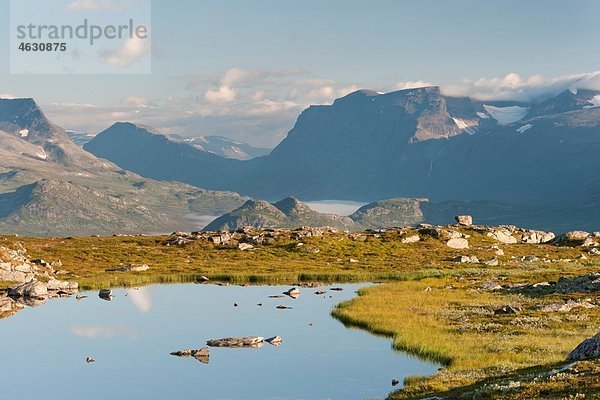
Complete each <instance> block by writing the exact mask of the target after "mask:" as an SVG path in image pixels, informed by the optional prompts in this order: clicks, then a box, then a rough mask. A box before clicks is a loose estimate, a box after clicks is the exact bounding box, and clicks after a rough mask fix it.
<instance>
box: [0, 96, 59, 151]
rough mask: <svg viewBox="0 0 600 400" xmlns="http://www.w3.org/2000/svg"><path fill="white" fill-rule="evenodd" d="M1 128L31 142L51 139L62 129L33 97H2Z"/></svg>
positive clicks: (0, 106) (0, 102) (0, 108)
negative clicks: (50, 118)
mask: <svg viewBox="0 0 600 400" xmlns="http://www.w3.org/2000/svg"><path fill="white" fill-rule="evenodd" d="M0 130H3V131H5V132H8V133H11V134H13V135H15V136H19V137H22V138H24V139H26V140H28V141H31V142H33V141H36V140H42V139H49V138H51V137H53V136H57V134H58V133H59V131H61V129H60V128H58V127H57V126H56V125H54V124H53V123H52V122H50V121H49V120H48V119H47V118H46V116H45V115H44V113H43V112H42V110H41V108H40V107H39V106H38V104H37V103H36V102H35V100H33V99H31V98H23V99H0ZM62 133H63V134H64V132H62Z"/></svg>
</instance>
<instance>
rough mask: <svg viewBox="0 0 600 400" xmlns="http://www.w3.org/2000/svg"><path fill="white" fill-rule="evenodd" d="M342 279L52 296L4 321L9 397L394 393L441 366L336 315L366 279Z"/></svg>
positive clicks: (1, 368) (0, 337)
mask: <svg viewBox="0 0 600 400" xmlns="http://www.w3.org/2000/svg"><path fill="white" fill-rule="evenodd" d="M337 286H340V287H343V288H344V290H343V291H341V292H334V291H328V292H327V294H326V295H320V296H317V295H315V294H314V292H315V290H316V289H301V292H302V293H301V296H300V297H299V298H298V299H295V300H294V299H291V298H289V297H286V298H269V297H268V296H269V295H277V294H281V293H282V292H283V291H285V290H287V289H289V287H287V286H286V287H283V286H253V287H238V286H226V287H221V286H216V285H192V284H178V285H155V286H147V287H143V288H139V289H137V290H135V289H116V290H114V291H113V293H114V295H115V297H114V298H113V300H112V301H110V302H109V301H105V300H102V299H100V298H99V297H97V293H96V292H93V293H86V294H88V295H89V298H86V299H83V300H81V301H77V300H76V299H75V297H72V298H69V299H53V300H49V301H48V302H47V303H46V304H44V305H42V306H41V307H38V308H28V309H25V310H23V311H21V312H19V313H17V314H16V315H14V316H12V317H10V318H7V319H5V320H1V321H0V343H2V345H0V349H1V352H2V360H3V362H2V363H1V364H0V377H1V378H0V382H1V383H2V398H6V399H33V398H46V399H53V398H56V399H58V398H66V397H69V398H81V399H115V400H117V399H169V398H170V399H345V400H347V399H365V398H384V397H385V396H386V395H387V394H388V393H389V392H390V391H391V390H392V387H391V380H392V378H396V379H399V380H400V381H402V378H403V377H405V376H409V375H427V374H432V373H434V372H435V371H436V369H437V366H436V365H434V364H431V363H428V362H424V361H421V360H419V359H416V358H414V357H410V356H407V355H404V354H399V353H395V352H393V351H392V350H391V347H390V340H389V339H385V338H381V337H376V336H373V335H371V334H369V333H367V332H365V331H361V330H357V329H347V328H345V327H344V326H343V325H342V324H341V323H340V322H338V321H336V320H335V319H333V318H332V317H331V316H330V312H331V310H332V309H333V307H334V306H335V305H336V304H338V303H339V302H341V301H344V300H348V299H351V298H352V297H354V296H356V293H355V292H356V290H358V288H360V287H362V286H365V284H351V285H337ZM319 289H321V288H319ZM329 296H331V298H330V297H329ZM234 303H237V304H238V306H237V307H234ZM258 303H262V304H263V306H262V307H261V306H258V305H257V304H258ZM279 304H284V305H287V306H289V307H292V309H287V310H279V309H276V308H275V307H276V306H277V305H279ZM275 335H279V336H281V337H282V338H283V344H282V345H281V346H279V347H274V346H271V345H269V344H265V345H264V346H263V347H262V348H258V349H227V348H211V349H210V363H209V364H203V363H200V362H199V361H196V360H195V359H193V358H178V357H174V356H171V355H170V354H169V353H170V352H172V351H176V350H181V349H188V348H192V349H196V348H201V347H203V346H204V345H205V342H206V341H207V340H209V339H217V338H222V337H228V336H264V337H265V338H266V337H270V336H275ZM86 356H91V357H93V358H94V359H95V360H96V362H94V363H91V364H87V363H86V362H85V358H86Z"/></svg>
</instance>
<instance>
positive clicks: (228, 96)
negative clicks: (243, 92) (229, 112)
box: [204, 85, 237, 104]
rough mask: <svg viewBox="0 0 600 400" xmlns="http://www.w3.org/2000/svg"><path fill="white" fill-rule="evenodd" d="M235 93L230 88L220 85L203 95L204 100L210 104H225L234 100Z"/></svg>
mask: <svg viewBox="0 0 600 400" xmlns="http://www.w3.org/2000/svg"><path fill="white" fill-rule="evenodd" d="M236 94H237V91H236V90H235V89H234V88H232V87H231V86H227V85H222V86H220V87H219V88H217V89H215V90H213V89H209V90H207V91H206V92H205V93H204V100H206V101H207V102H209V103H211V104H227V103H231V102H232V101H234V100H235V96H236Z"/></svg>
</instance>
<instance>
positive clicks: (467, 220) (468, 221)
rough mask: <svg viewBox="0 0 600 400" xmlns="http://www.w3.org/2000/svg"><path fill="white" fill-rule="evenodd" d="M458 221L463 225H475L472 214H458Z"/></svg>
mask: <svg viewBox="0 0 600 400" xmlns="http://www.w3.org/2000/svg"><path fill="white" fill-rule="evenodd" d="M454 218H455V219H456V222H457V223H458V224H459V225H462V226H471V225H473V217H472V216H470V215H457V216H456V217H454Z"/></svg>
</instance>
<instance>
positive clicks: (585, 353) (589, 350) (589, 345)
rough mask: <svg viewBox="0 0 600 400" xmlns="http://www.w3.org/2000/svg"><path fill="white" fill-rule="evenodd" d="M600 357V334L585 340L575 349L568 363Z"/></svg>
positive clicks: (568, 358)
mask: <svg viewBox="0 0 600 400" xmlns="http://www.w3.org/2000/svg"><path fill="white" fill-rule="evenodd" d="M599 357H600V333H597V334H596V335H595V336H593V337H591V338H589V339H586V340H584V341H583V342H581V343H580V344H579V346H577V347H575V349H574V350H573V351H572V352H571V353H570V354H569V356H568V357H567V361H577V360H585V359H589V358H599Z"/></svg>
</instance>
